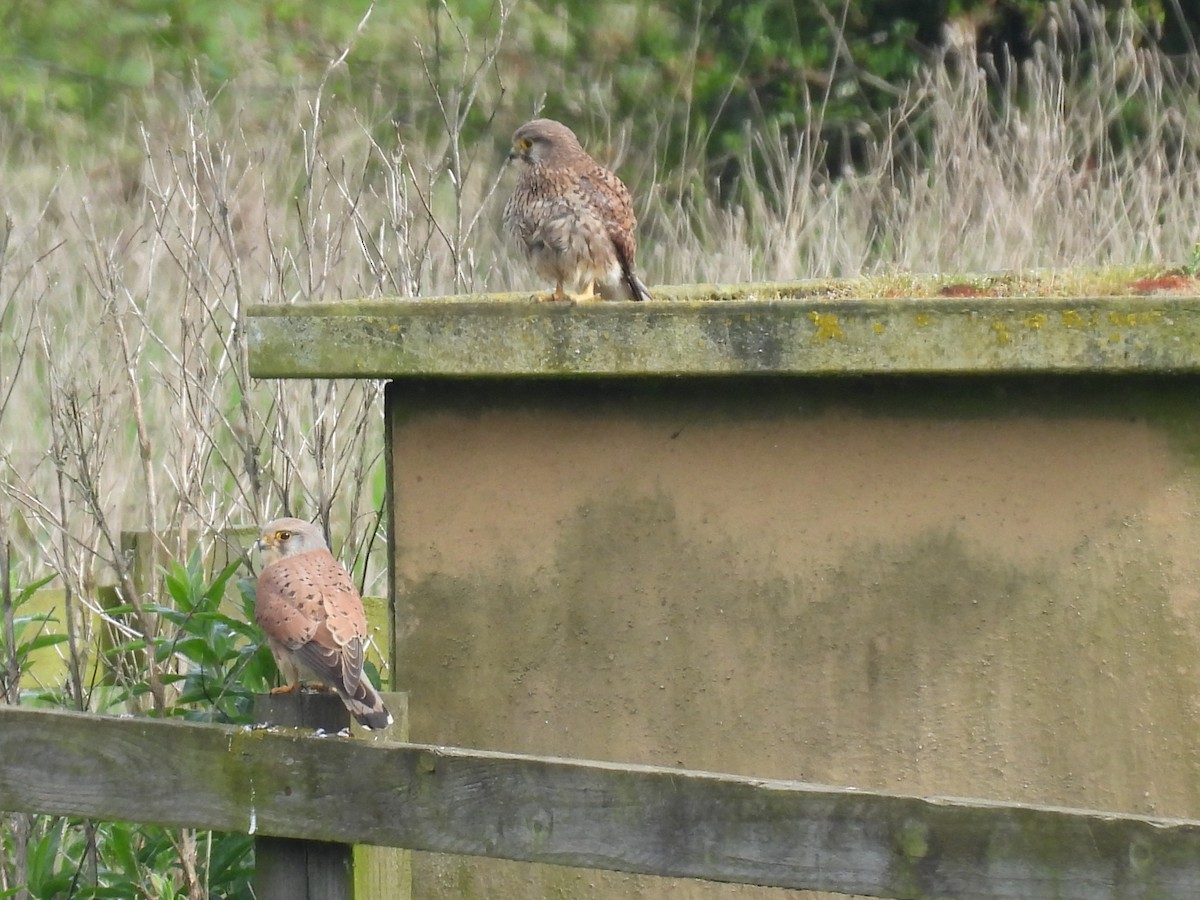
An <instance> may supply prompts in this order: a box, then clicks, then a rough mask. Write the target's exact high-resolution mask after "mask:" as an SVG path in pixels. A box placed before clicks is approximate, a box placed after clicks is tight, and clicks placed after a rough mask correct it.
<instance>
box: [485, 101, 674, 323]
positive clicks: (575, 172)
mask: <svg viewBox="0 0 1200 900" xmlns="http://www.w3.org/2000/svg"><path fill="white" fill-rule="evenodd" d="M508 158H509V159H512V160H516V161H517V163H518V165H519V167H520V174H519V175H518V178H517V186H516V189H515V190H514V191H513V194H512V196H511V197H510V198H509V200H508V203H507V204H506V205H505V207H504V227H505V229H506V230H507V231H508V232H509V234H511V235H512V236H513V237H514V238H515V239H516V241H517V243H518V244H519V245H520V247H521V249H522V251H524V253H525V257H526V259H528V260H529V262H530V263H531V264H532V265H533V269H534V271H535V272H537V274H539V275H541V276H542V277H543V278H545V279H547V280H549V281H552V282H554V294H553V295H552V296H551V297H550V298H549V299H552V300H563V299H566V296H567V295H566V294H564V292H563V286H564V285H567V286H568V289H569V290H570V291H571V292H572V293H571V297H572V299H576V300H593V299H595V294H594V293H593V286H594V287H595V288H596V289H598V290H599V292H600V297H602V298H603V299H605V300H651V299H653V298H652V297H651V296H650V292H649V291H648V290H646V285H645V284H643V283H642V280H641V279H640V278H638V276H637V272H635V271H634V264H633V257H634V253H635V252H636V250H637V241H636V239H635V238H634V236H633V230H634V228H635V227H636V225H637V220H636V219H635V218H634V216H633V201H632V200H631V199H630V196H629V189H628V188H626V187H625V185H624V184H623V183H622V182H621V179H620V178H618V177H617V176H616V175H614V174H613V173H612V172H610V171H609V170H608V169H606V168H604V167H603V166H601V165H600V164H599V163H598V162H596V161H595V160H594V159H592V158H591V157H590V156H588V154H587V151H585V150H584V149H583V147H581V146H580V144H579V139H578V138H576V137H575V132H573V131H571V129H570V128H568V127H567V126H566V125H563V124H562V123H561V122H555V121H554V120H553V119H534V120H533V121H532V122H526V123H525V124H524V125H522V126H521V127H520V128H518V129H517V131H516V133H515V134H514V135H513V142H512V152H511V153H509V155H508Z"/></svg>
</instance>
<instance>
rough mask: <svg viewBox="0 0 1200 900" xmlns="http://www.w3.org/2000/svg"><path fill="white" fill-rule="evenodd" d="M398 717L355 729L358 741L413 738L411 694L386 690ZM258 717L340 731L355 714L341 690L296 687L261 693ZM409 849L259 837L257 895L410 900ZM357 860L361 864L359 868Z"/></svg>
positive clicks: (299, 899)
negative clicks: (387, 724) (410, 732)
mask: <svg viewBox="0 0 1200 900" xmlns="http://www.w3.org/2000/svg"><path fill="white" fill-rule="evenodd" d="M383 698H384V702H385V703H386V704H387V706H388V709H389V710H391V712H392V716H393V718H394V719H395V721H394V722H393V723H392V725H391V726H390V727H389V728H386V729H381V730H379V731H367V730H365V729H360V728H358V727H357V726H355V728H354V734H355V739H356V740H361V741H372V740H404V739H405V738H407V736H408V695H407V694H399V693H385V694H384V695H383ZM254 720H255V721H256V722H261V723H264V724H270V725H279V726H283V727H288V728H312V729H317V728H320V729H323V730H325V731H326V732H329V733H331V734H332V733H336V732H338V731H341V730H342V729H343V728H347V727H349V726H350V714H349V712H347V710H346V707H345V706H343V705H342V701H341V700H339V699H338V697H337V695H336V694H333V693H325V692H316V691H296V692H294V693H290V694H260V695H258V696H257V697H255V702H254ZM409 859H410V854H409V852H408V851H407V850H399V849H396V848H389V847H360V848H358V849H357V850H356V849H355V848H354V847H353V846H352V845H350V844H339V843H335V842H331V841H304V840H295V839H293V838H279V837H270V836H266V835H264V836H261V837H256V838H255V840H254V869H255V871H254V895H255V897H256V898H257V900H385V898H386V900H408V898H410V897H411V896H412V871H411V864H410V862H409ZM356 861H357V866H356Z"/></svg>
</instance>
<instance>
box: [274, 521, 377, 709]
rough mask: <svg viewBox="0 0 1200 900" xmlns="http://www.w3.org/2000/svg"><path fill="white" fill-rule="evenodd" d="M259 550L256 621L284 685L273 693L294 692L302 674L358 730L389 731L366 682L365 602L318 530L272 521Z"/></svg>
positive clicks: (302, 524)
mask: <svg viewBox="0 0 1200 900" xmlns="http://www.w3.org/2000/svg"><path fill="white" fill-rule="evenodd" d="M258 547H259V549H260V550H261V551H262V556H263V563H264V565H263V570H262V572H261V573H260V574H259V576H258V585H257V587H256V589H255V604H254V620H255V621H256V622H258V624H259V626H260V627H261V628H262V630H263V631H264V632H265V633H266V635H267V645H268V646H269V647H270V648H271V652H272V653H274V654H275V661H276V662H277V663H279V671H280V672H281V673H282V674H283V676H284V678H286V679H287V684H286V685H285V686H284V687H280V688H276V689H275V690H274V691H272V693H283V692H286V691H294V690H295V689H296V688H297V687H299V686H300V674H301V672H302V671H306V672H310V673H312V674H313V675H315V676H316V677H317V678H319V679H320V680H321V681H322V682H324V683H325V684H327V685H329V687H331V688H333V689H334V690H335V691H337V693H338V696H340V697H341V698H342V702H343V703H345V704H346V708H347V709H348V710H350V713H351V715H353V716H354V718H355V719H357V720H358V721H359V723H360V724H362V725H365V726H366V727H367V728H384V727H386V726H388V725H390V724H392V714H391V713H389V712H388V711H387V707H385V706H384V705H383V699H382V698H381V697H380V696H379V692H378V691H376V690H375V687H374V685H372V684H371V682H370V679H368V678H367V676H366V675H364V674H363V654H364V652H365V650H366V644H367V617H366V614H365V613H364V612H363V605H362V598H361V597H360V596H359V595H358V591H357V590H356V589H355V587H354V582H353V581H351V580H350V574H349V573H348V572H347V571H346V570H345V569H344V568H342V565H341V564H340V563H339V562H338V561H337V560H336V559H334V558H333V554H332V553H330V552H329V547H328V546H327V545H326V544H325V539H324V538H323V537H322V536H321V532H320V530H319V529H318V528H317V527H316V526H315V525H312V524H310V523H309V522H305V521H304V520H303V519H276V520H275V521H274V522H272V523H271V524H269V525H268V526H267V527H266V528H265V529H263V533H262V536H261V537H260V538H259V540H258Z"/></svg>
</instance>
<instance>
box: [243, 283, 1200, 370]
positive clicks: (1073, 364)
mask: <svg viewBox="0 0 1200 900" xmlns="http://www.w3.org/2000/svg"><path fill="white" fill-rule="evenodd" d="M672 296H674V295H672ZM678 296H679V297H680V299H670V300H662V301H655V302H652V303H596V304H583V305H573V304H551V303H542V302H539V301H537V300H536V299H533V298H529V297H521V296H517V295H497V296H494V297H491V298H488V299H479V298H471V297H466V298H445V299H436V300H420V301H404V300H396V301H371V302H367V301H363V302H335V303H308V304H295V305H291V306H260V307H255V308H253V309H251V311H250V313H249V316H248V320H247V331H248V334H249V341H250V366H251V372H252V374H254V375H256V376H258V377H262V378H266V377H277V378H288V377H300V378H307V377H348V378H355V377H358V378H403V377H425V376H434V377H441V376H449V377H478V376H482V377H564V376H565V377H575V376H584V377H586V376H644V375H649V376H675V375H731V374H757V375H761V374H779V375H796V374H814V375H834V374H856V375H857V374H866V373H898V372H899V373H905V372H906V373H922V374H930V373H967V374H969V373H1005V372H1131V371H1132V372H1180V371H1200V298H1197V297H1179V296H1170V297H1091V298H1030V297H1018V298H992V297H970V298H961V297H928V298H919V299H855V298H846V297H840V298H834V299H830V295H829V294H828V293H827V294H825V295H823V296H820V297H813V296H807V295H806V294H805V292H804V291H803V290H801V289H800V288H798V287H795V286H792V289H789V285H785V284H765V285H746V286H741V287H739V288H737V289H736V290H734V289H725V288H720V287H715V286H714V287H713V288H712V289H711V290H709V289H708V288H707V287H705V286H692V287H689V288H687V289H680V290H679V292H678ZM717 296H725V297H730V298H737V299H727V300H725V301H724V302H712V301H713V298H714V297H717Z"/></svg>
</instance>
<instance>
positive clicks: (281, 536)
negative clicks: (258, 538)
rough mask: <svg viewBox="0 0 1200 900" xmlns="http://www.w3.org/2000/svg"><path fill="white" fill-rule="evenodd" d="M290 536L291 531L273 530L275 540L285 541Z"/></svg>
mask: <svg viewBox="0 0 1200 900" xmlns="http://www.w3.org/2000/svg"><path fill="white" fill-rule="evenodd" d="M291 536H292V533H291V532H290V531H277V532H275V540H277V541H286V540H287V539H288V538H290V537H291Z"/></svg>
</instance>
